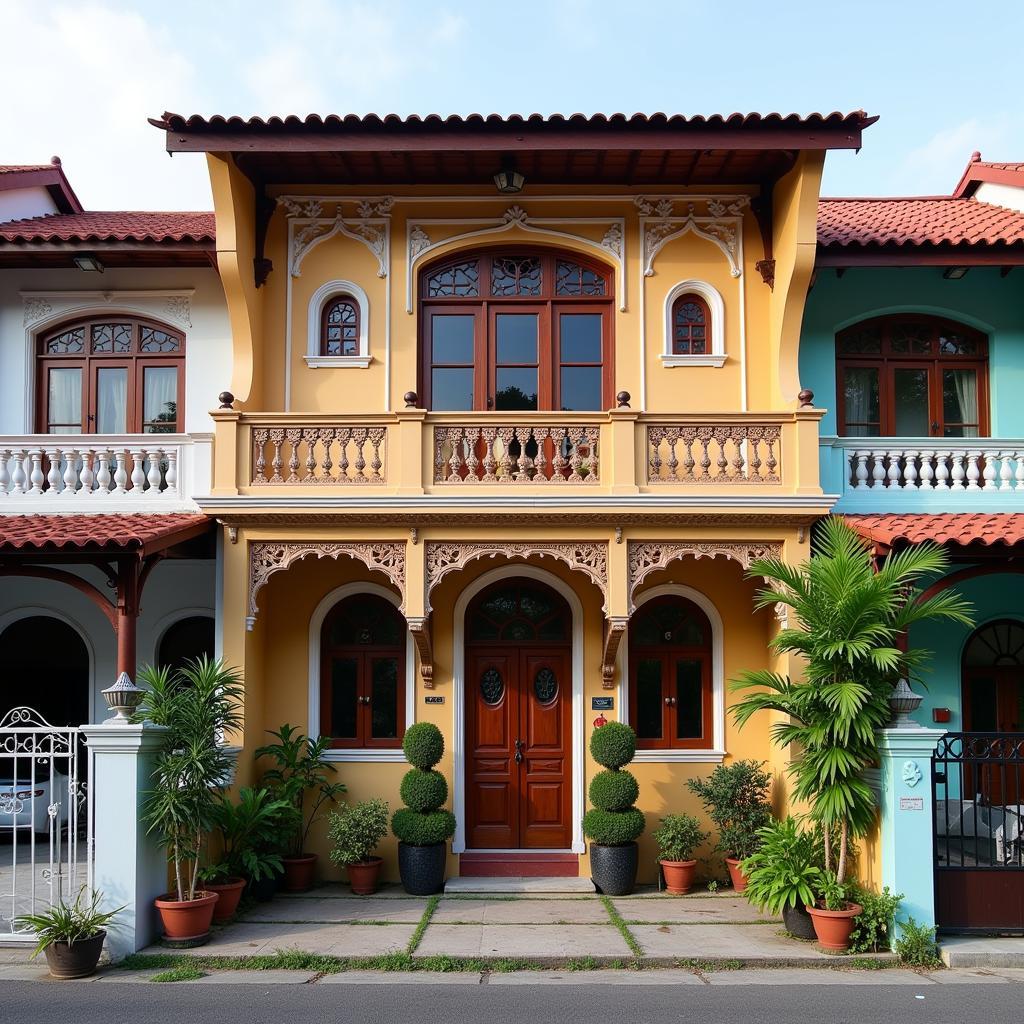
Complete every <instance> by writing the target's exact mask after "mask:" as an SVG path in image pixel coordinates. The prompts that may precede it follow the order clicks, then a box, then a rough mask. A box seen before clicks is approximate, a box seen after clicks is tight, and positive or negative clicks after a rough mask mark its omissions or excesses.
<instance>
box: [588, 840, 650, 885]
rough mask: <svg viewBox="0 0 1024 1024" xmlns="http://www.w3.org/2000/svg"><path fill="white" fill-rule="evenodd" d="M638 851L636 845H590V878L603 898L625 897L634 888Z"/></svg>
mask: <svg viewBox="0 0 1024 1024" xmlns="http://www.w3.org/2000/svg"><path fill="white" fill-rule="evenodd" d="M639 862H640V851H639V847H638V846H637V845H636V843H625V844H624V845H622V846H601V844H600V843H591V844H590V877H591V878H592V879H593V881H594V885H596V886H597V891H598V892H602V893H604V894H605V896H627V895H629V893H631V892H632V891H633V889H634V887H635V886H636V870H637V865H638V864H639Z"/></svg>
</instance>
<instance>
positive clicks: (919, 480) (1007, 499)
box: [821, 437, 1024, 512]
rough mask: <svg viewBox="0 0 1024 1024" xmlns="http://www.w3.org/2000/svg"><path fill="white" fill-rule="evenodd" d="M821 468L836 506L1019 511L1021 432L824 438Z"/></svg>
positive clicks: (1022, 504)
mask: <svg viewBox="0 0 1024 1024" xmlns="http://www.w3.org/2000/svg"><path fill="white" fill-rule="evenodd" d="M821 470H822V485H823V486H824V488H825V489H826V490H827V491H833V492H838V494H839V495H840V499H839V502H838V504H837V505H836V510H837V511H840V512H916V511H922V512H956V511H961V512H964V511H972V512H1010V511H1016V510H1019V509H1024V440H1022V439H1019V438H985V437H981V438H948V437H947V438H941V439H939V438H934V437H824V438H822V439H821Z"/></svg>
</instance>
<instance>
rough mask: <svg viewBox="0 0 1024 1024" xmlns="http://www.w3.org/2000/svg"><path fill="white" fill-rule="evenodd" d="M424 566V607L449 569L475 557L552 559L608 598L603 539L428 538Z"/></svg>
mask: <svg viewBox="0 0 1024 1024" xmlns="http://www.w3.org/2000/svg"><path fill="white" fill-rule="evenodd" d="M424 554H425V558H426V566H427V610H428V611H429V610H430V595H431V593H432V592H433V590H434V588H435V587H436V586H437V585H438V584H439V583H440V582H441V580H443V579H444V578H445V576H447V575H448V574H449V573H450V572H455V571H456V570H457V569H463V568H465V567H466V566H467V565H468V564H469V563H470V562H473V561H476V559H478V558H497V557H499V556H502V555H503V556H505V557H507V558H521V559H523V560H528V559H530V558H555V559H558V561H560V562H564V563H565V564H566V565H567V566H569V568H570V569H577V570H579V571H580V572H582V573H584V574H585V575H586V576H587V577H589V579H590V580H591V582H592V583H594V584H595V585H596V586H597V587H598V589H599V590H600V591H601V595H602V597H603V598H604V600H605V603H606V604H607V601H608V545H607V544H606V543H605V542H604V541H578V542H577V543H575V544H573V543H566V544H559V543H546V542H543V541H541V542H538V543H535V544H506V543H502V542H501V541H497V542H491V541H484V542H472V541H467V542H465V543H461V542H458V541H428V542H427V544H426V550H425V552H424Z"/></svg>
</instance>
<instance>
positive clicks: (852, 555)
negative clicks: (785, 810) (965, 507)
mask: <svg viewBox="0 0 1024 1024" xmlns="http://www.w3.org/2000/svg"><path fill="white" fill-rule="evenodd" d="M816 547H817V551H816V553H815V555H814V557H813V558H811V559H810V560H809V561H807V562H804V563H803V564H802V565H800V566H795V567H794V566H791V565H787V564H786V563H785V562H783V561H781V560H780V559H777V558H765V559H761V560H759V561H757V562H755V563H754V564H753V565H751V567H750V570H749V572H748V575H749V576H751V577H762V578H764V579H765V580H767V581H768V584H769V585H768V587H766V588H765V589H763V590H761V591H759V592H758V594H757V598H756V601H755V604H756V607H758V608H764V607H767V606H769V605H775V604H777V603H782V604H784V605H787V606H788V607H789V608H790V609H791V610H792V612H793V615H794V617H795V619H796V620H797V623H796V625H794V626H792V627H788V628H784V629H781V630H779V632H778V634H777V635H776V636H775V638H774V639H773V640H772V641H771V643H770V644H769V648H770V649H771V650H772V651H773V652H775V653H786V654H798V655H800V656H801V658H802V659H803V661H804V664H805V666H806V668H805V672H804V678H803V679H802V680H801V681H798V682H794V681H793V680H792V679H791V678H790V677H789V676H783V675H780V674H778V673H775V672H770V671H768V670H767V669H763V670H760V671H756V672H744V673H743V674H742V675H741V676H740V677H739V678H738V679H736V680H734V681H733V682H732V684H731V688H732V689H733V690H734V691H740V692H745V695H744V696H743V697H742V698H741V699H740V700H739V701H738V702H737V703H736V704H735V705H733V707H732V711H731V713H732V716H733V719H734V721H735V722H736V724H737V725H739V726H742V725H744V724H745V723H746V722H747V721H748V720H749V719H750V718H751V716H753V715H754V714H756V713H757V712H758V711H768V710H770V711H775V712H778V713H780V714H782V715H783V716H785V720H784V721H781V722H777V723H776V724H775V725H773V726H772V742H773V743H774V744H775V745H776V746H779V747H785V746H787V745H788V744H793V750H794V752H795V753H794V757H793V760H792V761H791V763H790V764H789V766H788V768H787V772H788V773H789V774H790V775H791V777H792V779H793V783H794V785H793V795H794V796H795V797H796V798H797V799H798V800H801V801H806V802H807V803H808V804H809V805H810V814H811V817H812V818H813V819H814V820H816V821H817V822H819V823H820V824H821V826H822V833H823V835H824V845H825V851H824V852H825V867H826V868H827V869H828V870H829V871H832V870H833V864H834V863H835V869H834V870H835V875H836V878H837V880H838V881H839V882H842V881H843V880H844V879H845V877H846V869H847V853H848V850H849V842H850V839H851V838H853V837H857V836H863V835H864V834H865V833H866V832H867V831H868V830H869V829H870V827H871V825H872V823H873V821H874V815H875V802H874V798H873V796H872V793H871V790H870V788H869V787H868V785H867V783H866V782H865V781H864V780H863V778H862V773H863V771H864V769H865V768H868V767H870V766H872V765H874V764H876V763H877V759H878V746H877V740H876V732H877V730H878V729H880V728H882V727H884V726H885V725H886V724H887V722H888V721H889V718H890V709H889V703H888V698H889V695H890V692H891V689H892V687H893V686H894V685H895V683H896V682H897V680H898V679H899V678H900V677H906V678H912V677H914V678H916V673H917V671H918V670H919V669H920V667H921V665H922V664H923V662H924V661H925V660H926V659H927V657H928V654H929V652H927V651H924V650H921V649H917V650H906V649H904V648H905V644H904V643H903V639H904V637H905V636H906V633H907V631H908V630H909V628H910V627H911V626H912V625H914V624H915V623H917V622H922V621H924V620H926V619H936V618H939V619H947V620H949V621H952V622H958V623H962V624H964V625H968V626H969V625H971V617H970V616H971V611H972V608H971V606H970V605H969V604H968V603H967V602H966V601H964V600H963V599H962V598H961V597H960V596H959V595H957V594H956V593H955V592H953V591H943V592H942V593H939V594H937V595H935V596H933V597H929V598H923V597H922V596H921V591H920V584H921V583H922V581H924V580H926V579H927V578H929V577H933V576H937V575H940V574H942V573H943V572H945V571H946V569H947V566H948V557H947V555H946V552H945V551H944V550H943V549H942V548H941V547H938V546H937V545H935V544H929V543H925V544H919V545H915V546H913V547H909V548H907V549H906V550H904V551H902V552H900V553H899V554H889V555H887V556H886V558H885V560H884V562H883V563H882V565H881V566H880V567H879V568H877V570H876V567H875V564H874V558H873V557H872V553H871V550H870V548H869V547H868V545H867V544H866V543H865V542H864V540H863V539H862V538H861V537H859V536H858V535H857V534H856V533H854V531H853V530H852V529H850V527H849V526H847V525H846V523H845V522H844V521H843V519H842V518H840V517H838V516H836V517H830V518H828V519H826V520H825V521H824V522H823V523H822V524H821V527H820V530H819V533H818V539H817V545H816ZM836 833H838V845H839V851H838V857H834V856H833V846H834V839H833V837H834V836H835V834H836Z"/></svg>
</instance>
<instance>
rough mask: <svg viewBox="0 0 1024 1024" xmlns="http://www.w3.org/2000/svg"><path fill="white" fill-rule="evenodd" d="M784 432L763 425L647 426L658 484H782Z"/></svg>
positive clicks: (652, 474)
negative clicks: (780, 479)
mask: <svg viewBox="0 0 1024 1024" xmlns="http://www.w3.org/2000/svg"><path fill="white" fill-rule="evenodd" d="M780 440H781V430H780V427H778V426H776V425H770V424H760V423H719V424H713V425H712V424H695V425H692V426H682V425H672V426H661V425H651V426H648V427H647V480H648V483H652V484H680V483H681V484H777V483H779V472H778V470H779V458H780Z"/></svg>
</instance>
